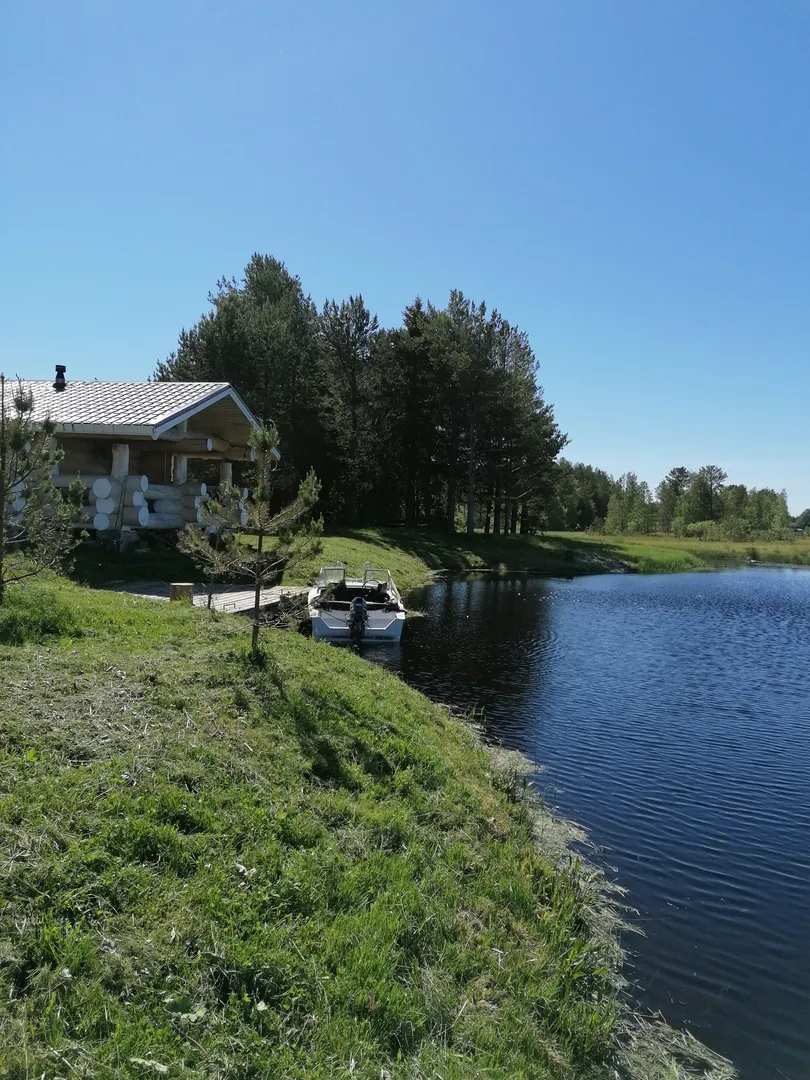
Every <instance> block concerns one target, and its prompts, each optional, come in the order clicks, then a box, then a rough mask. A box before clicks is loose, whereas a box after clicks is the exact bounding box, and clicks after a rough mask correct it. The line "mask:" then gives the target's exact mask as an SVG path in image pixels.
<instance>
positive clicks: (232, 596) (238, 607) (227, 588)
mask: <svg viewBox="0 0 810 1080" xmlns="http://www.w3.org/2000/svg"><path fill="white" fill-rule="evenodd" d="M105 588H107V589H109V590H110V591H112V592H126V593H129V594H130V595H132V596H140V597H143V599H145V600H166V601H168V599H169V583H168V582H167V581H119V582H114V583H113V584H111V585H107V586H105ZM308 591H309V586H307V585H273V586H272V588H268V589H262V591H261V598H260V601H259V603H260V605H261V607H263V608H268V607H275V606H276V605H277V604H279V603H280V601H281V598H282V597H294V596H306V594H307V592H308ZM254 598H255V592H254V590H253V589H252V588H246V587H245V586H244V585H222V586H218V587H217V588H216V589H214V592H213V594H212V601H211V606H212V607H213V608H214V609H215V610H216V611H227V612H231V613H239V612H243V611H250V609H251V608H252V607H253V601H254ZM191 602H192V603H193V604H194V605H195V607H205V606H206V605H207V603H208V591H207V589H206V587H205V585H199V584H196V585H195V586H194V593H193V596H192V601H191Z"/></svg>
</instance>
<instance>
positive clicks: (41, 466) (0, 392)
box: [0, 374, 83, 604]
mask: <svg viewBox="0 0 810 1080" xmlns="http://www.w3.org/2000/svg"><path fill="white" fill-rule="evenodd" d="M33 410H34V399H33V397H32V395H31V393H30V392H29V391H26V390H25V387H24V386H23V384H22V383H21V382H19V381H18V382H17V384H16V385H15V386H13V387H9V386H7V383H6V378H5V376H4V375H2V374H0V604H2V603H3V601H4V599H5V596H6V589H7V588H8V586H9V585H11V584H14V583H15V582H18V581H23V580H24V579H25V578H29V577H33V576H34V575H36V574H40V573H42V572H43V571H44V570H59V569H60V568H61V567H62V566H63V564H64V561H65V559H66V558H67V556H68V555H69V554H70V552H71V551H72V550H73V548H74V547H75V546H76V544H77V543H78V542H79V539H80V536H81V534H80V531H79V530H78V529H77V527H76V519H77V518H78V516H79V512H80V510H81V505H82V494H83V485H82V484H81V482H80V481H76V482H75V483H74V484H72V485H71V486H70V487H69V488H68V489H67V490H66V498H63V497H62V494H61V493H60V492H59V491H58V490H57V489H56V488H55V487H54V485H53V483H52V482H51V476H52V474H53V471H54V468H55V467H56V465H57V463H58V462H59V460H60V459H61V456H62V455H61V453H60V452H59V451H57V450H55V449H54V448H53V445H52V436H53V430H54V429H53V425H52V424H50V423H48V422H47V421H46V422H45V423H43V424H35V423H34V422H33V420H32V414H33Z"/></svg>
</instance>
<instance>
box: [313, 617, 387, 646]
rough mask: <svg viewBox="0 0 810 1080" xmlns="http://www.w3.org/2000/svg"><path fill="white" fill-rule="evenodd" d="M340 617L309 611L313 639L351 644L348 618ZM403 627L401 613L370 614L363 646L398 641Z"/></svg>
mask: <svg viewBox="0 0 810 1080" xmlns="http://www.w3.org/2000/svg"><path fill="white" fill-rule="evenodd" d="M342 616H343V612H339V613H337V612H336V613H334V614H328V613H327V614H325V613H324V612H319V611H317V610H311V611H310V618H311V619H312V636H313V638H314V639H315V640H316V641H345V642H347V643H348V642H351V634H350V632H349V625H348V617H346V618H343V617H342ZM404 625H405V613H404V612H402V611H398V612H394V613H392V614H389V613H385V614H383V615H382V616H376V617H375V615H374V614H372V615H370V616H369V620H368V623H367V624H366V629H365V633H364V634H363V644H364V645H372V644H374V643H375V642H390V641H399V639H400V638H401V637H402V627H403V626H404Z"/></svg>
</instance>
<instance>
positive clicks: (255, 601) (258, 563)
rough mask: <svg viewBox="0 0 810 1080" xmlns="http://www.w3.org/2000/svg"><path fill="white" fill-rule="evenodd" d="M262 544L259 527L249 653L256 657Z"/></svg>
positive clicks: (257, 650)
mask: <svg viewBox="0 0 810 1080" xmlns="http://www.w3.org/2000/svg"><path fill="white" fill-rule="evenodd" d="M263 544H264V529H263V528H261V527H259V536H258V541H257V545H256V563H255V567H256V569H255V570H254V582H255V586H256V589H255V592H254V595H253V642H252V645H251V654H252V655H253V656H254V657H256V656H258V655H259V612H260V611H261V602H262V546H263Z"/></svg>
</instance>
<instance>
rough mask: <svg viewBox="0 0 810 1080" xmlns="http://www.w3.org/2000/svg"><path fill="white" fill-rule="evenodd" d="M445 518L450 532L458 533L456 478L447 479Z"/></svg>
mask: <svg viewBox="0 0 810 1080" xmlns="http://www.w3.org/2000/svg"><path fill="white" fill-rule="evenodd" d="M445 518H446V520H447V529H448V532H451V533H452V532H455V531H456V478H455V476H452V477H451V476H449V477H448V478H447V503H446V506H445Z"/></svg>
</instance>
